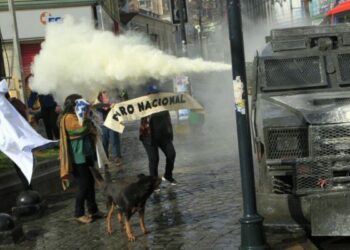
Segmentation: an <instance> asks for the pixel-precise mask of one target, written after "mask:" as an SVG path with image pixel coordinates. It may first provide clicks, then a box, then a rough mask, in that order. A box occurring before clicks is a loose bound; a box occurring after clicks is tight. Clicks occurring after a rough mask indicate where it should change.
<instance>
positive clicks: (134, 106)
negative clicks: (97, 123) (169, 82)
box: [104, 93, 203, 133]
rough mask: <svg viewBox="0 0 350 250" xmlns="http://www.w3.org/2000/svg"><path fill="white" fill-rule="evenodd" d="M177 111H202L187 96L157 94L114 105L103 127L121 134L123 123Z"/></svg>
mask: <svg viewBox="0 0 350 250" xmlns="http://www.w3.org/2000/svg"><path fill="white" fill-rule="evenodd" d="M179 109H192V110H198V111H203V107H202V106H201V105H200V104H199V103H198V102H197V101H196V100H195V99H194V98H193V97H192V96H190V95H189V94H186V93H182V94H176V93H158V94H151V95H147V96H142V97H139V98H135V99H132V100H129V101H126V102H121V103H117V104H115V105H114V106H113V108H112V110H111V111H110V112H109V113H108V115H107V118H106V120H105V122H104V125H105V126H106V127H108V128H110V129H113V130H115V131H117V132H119V133H122V132H123V130H124V125H123V121H133V120H139V119H141V118H142V117H145V116H149V115H151V114H154V113H158V112H161V111H165V110H168V111H170V110H179Z"/></svg>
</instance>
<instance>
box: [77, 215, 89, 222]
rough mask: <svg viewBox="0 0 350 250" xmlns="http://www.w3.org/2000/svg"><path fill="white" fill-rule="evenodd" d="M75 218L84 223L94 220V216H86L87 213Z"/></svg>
mask: <svg viewBox="0 0 350 250" xmlns="http://www.w3.org/2000/svg"><path fill="white" fill-rule="evenodd" d="M75 219H76V220H77V221H78V222H80V223H82V224H89V223H91V222H92V218H90V217H89V216H86V215H83V216H80V217H77V218H75Z"/></svg>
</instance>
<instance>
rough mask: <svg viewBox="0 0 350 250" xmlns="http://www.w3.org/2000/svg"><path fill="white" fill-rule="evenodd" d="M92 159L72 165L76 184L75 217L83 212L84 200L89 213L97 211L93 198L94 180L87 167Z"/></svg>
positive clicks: (90, 164)
mask: <svg viewBox="0 0 350 250" xmlns="http://www.w3.org/2000/svg"><path fill="white" fill-rule="evenodd" d="M92 163H93V161H92V160H89V161H87V162H86V163H82V164H74V165H73V176H74V178H75V180H76V182H77V184H78V192H77V196H76V198H75V212H74V215H75V217H81V216H83V215H84V214H85V208H84V203H85V201H86V205H87V209H88V212H89V213H90V214H94V213H96V212H97V211H98V208H97V204H96V198H95V180H94V177H93V176H92V174H91V172H90V170H89V167H91V166H92Z"/></svg>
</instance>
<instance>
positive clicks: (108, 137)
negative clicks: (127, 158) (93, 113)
mask: <svg viewBox="0 0 350 250" xmlns="http://www.w3.org/2000/svg"><path fill="white" fill-rule="evenodd" d="M95 108H96V110H97V111H98V112H99V113H100V114H101V116H102V120H103V121H105V120H106V117H107V115H108V113H109V111H110V110H111V102H110V98H109V95H108V93H107V91H101V92H99V93H98V96H97V103H96V104H95ZM101 128H102V144H103V148H104V150H105V153H106V155H107V157H108V158H109V160H110V161H113V162H114V163H115V164H116V165H117V166H120V165H121V164H122V161H121V157H122V156H121V146H120V134H119V133H118V132H116V131H114V130H112V129H110V128H108V127H106V126H104V125H103V124H101ZM109 144H111V155H110V157H109Z"/></svg>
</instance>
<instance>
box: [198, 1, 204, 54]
mask: <svg viewBox="0 0 350 250" xmlns="http://www.w3.org/2000/svg"><path fill="white" fill-rule="evenodd" d="M202 4H203V2H202V0H199V3H198V25H199V33H198V34H199V48H200V55H201V57H202V58H204V55H203V23H202V14H203V13H202V12H203V8H202Z"/></svg>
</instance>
